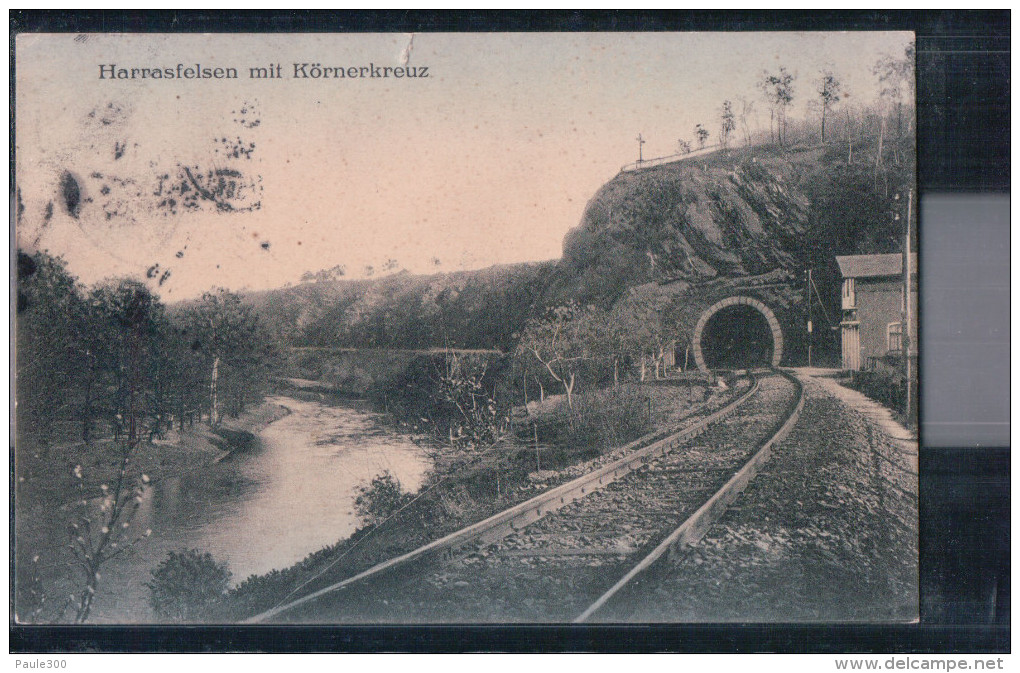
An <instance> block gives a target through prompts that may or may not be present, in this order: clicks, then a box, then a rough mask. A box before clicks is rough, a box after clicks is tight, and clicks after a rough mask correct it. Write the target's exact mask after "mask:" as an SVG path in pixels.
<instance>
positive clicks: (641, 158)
mask: <svg viewBox="0 0 1020 673" xmlns="http://www.w3.org/2000/svg"><path fill="white" fill-rule="evenodd" d="M644 144H645V139H644V138H642V137H641V134H640V133H639V134H637V160H638V163H641V162H643V161H644V160H645V159H644V152H643V148H642V145H644Z"/></svg>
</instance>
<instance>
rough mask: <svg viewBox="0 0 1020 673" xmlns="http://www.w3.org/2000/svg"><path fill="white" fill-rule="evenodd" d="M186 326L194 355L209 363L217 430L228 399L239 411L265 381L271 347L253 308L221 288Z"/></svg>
mask: <svg viewBox="0 0 1020 673" xmlns="http://www.w3.org/2000/svg"><path fill="white" fill-rule="evenodd" d="M187 323H188V325H189V328H190V329H189V331H190V337H191V338H192V339H193V341H192V350H195V351H198V352H200V353H201V354H202V355H203V356H204V358H205V361H206V371H207V372H208V375H207V376H208V378H207V380H206V382H207V384H208V387H207V388H206V390H208V394H209V398H208V399H209V422H210V424H212V425H217V424H218V423H219V422H220V419H221V413H220V409H221V407H222V405H223V401H224V399H227V400H230V401H231V402H232V403H233V407H234V409H235V410H240V409H241V408H243V406H244V403H245V399H246V396H247V395H246V394H247V393H248V392H252V391H251V389H252V388H253V387H254V386H256V385H257V384H258V383H259V382H260V381H262V380H264V379H265V378H266V374H267V370H268V367H269V363H270V359H271V357H272V346H271V343H270V342H269V339H268V335H267V334H266V332H265V330H264V329H263V328H262V325H261V323H260V321H259V319H258V316H257V315H256V314H255V312H254V311H253V310H252V309H251V307H250V306H248V305H246V304H242V303H241V298H240V297H239V296H238V295H236V294H234V293H233V292H229V291H228V290H224V289H222V288H221V289H217V290H214V291H212V292H206V293H205V294H203V295H202V299H201V301H200V302H199V303H198V305H197V306H195V307H194V308H193V309H192V310H191V311H190V313H189V315H188V317H187ZM224 383H225V384H226V385H223V384H224Z"/></svg>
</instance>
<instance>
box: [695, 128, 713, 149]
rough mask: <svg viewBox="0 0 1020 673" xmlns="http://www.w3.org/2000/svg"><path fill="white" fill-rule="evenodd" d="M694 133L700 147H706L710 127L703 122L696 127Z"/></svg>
mask: <svg viewBox="0 0 1020 673" xmlns="http://www.w3.org/2000/svg"><path fill="white" fill-rule="evenodd" d="M694 135H695V136H697V138H698V149H699V150H700V149H704V148H705V141H706V140H708V135H709V134H708V129H706V128H705V127H704V126H702V125H701V124H698V125H697V126H695V127H694Z"/></svg>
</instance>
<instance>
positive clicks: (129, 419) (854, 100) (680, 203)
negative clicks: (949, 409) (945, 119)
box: [12, 32, 918, 624]
mask: <svg viewBox="0 0 1020 673" xmlns="http://www.w3.org/2000/svg"><path fill="white" fill-rule="evenodd" d="M15 64H16V82H15V84H16V91H15V101H14V102H15V114H16V117H15V122H16V133H15V150H16V156H15V159H16V165H15V186H16V191H15V194H14V195H13V198H14V200H15V203H14V222H13V227H14V240H15V241H16V245H17V251H16V264H15V268H13V269H12V274H16V287H17V297H16V301H17V305H16V307H13V308H14V310H13V311H12V313H14V315H15V320H16V333H15V343H14V347H15V357H16V364H15V367H16V369H15V375H16V393H15V394H16V402H17V406H16V412H15V417H14V421H15V451H14V463H13V465H14V468H13V469H14V475H13V477H14V482H13V483H14V484H15V499H14V508H15V509H14V514H15V519H14V522H15V531H14V546H15V551H14V554H13V558H14V564H15V567H14V574H13V578H14V584H13V589H12V594H13V596H12V599H13V605H14V608H15V620H16V623H17V624H64V623H77V624H149V623H157V624H177V623H198V624H210V623H221V624H286V623H315V624H415V623H428V624H435V623H600V622H602V623H605V622H612V623H621V622H623V623H656V622H658V623H662V622H666V623H697V622H783V623H789V622H830V623H831V622H870V623H874V622H887V623H889V622H910V621H914V620H916V619H917V616H918V549H917V539H918V520H917V441H916V430H915V428H916V399H917V373H916V372H917V367H916V362H917V347H916V344H917V256H916V236H917V227H916V220H917V207H916V190H915V188H914V184H915V132H916V127H915V107H914V42H913V34H911V33H889V32H853V33H834V32H818V33H770V32H755V33H486V34H472V33H451V34H443V33H418V34H286V35H284V34H262V35H258V34H172V35H170V34H28V33H25V34H21V35H18V37H17V40H16V45H15Z"/></svg>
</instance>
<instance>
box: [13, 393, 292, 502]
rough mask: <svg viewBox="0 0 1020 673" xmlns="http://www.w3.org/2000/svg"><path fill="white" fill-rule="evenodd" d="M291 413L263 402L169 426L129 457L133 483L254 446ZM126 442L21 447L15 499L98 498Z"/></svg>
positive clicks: (110, 480) (110, 479) (111, 479)
mask: <svg viewBox="0 0 1020 673" xmlns="http://www.w3.org/2000/svg"><path fill="white" fill-rule="evenodd" d="M288 413H290V412H289V410H288V409H287V408H286V407H285V406H282V405H280V404H275V403H272V402H269V401H263V402H262V403H260V404H258V405H255V406H253V407H250V408H249V409H248V410H246V411H244V412H242V413H241V414H239V415H238V416H237V417H236V418H233V417H227V418H224V419H223V420H222V421H221V423H220V424H219V426H218V427H217V428H212V427H210V426H209V425H208V424H207V423H201V422H200V423H196V424H195V425H194V426H192V427H188V428H185V429H184V430H183V431H180V430H171V431H168V432H166V433H164V435H163V437H162V438H157V439H154V440H153V441H151V442H150V441H147V440H143V441H140V442H139V443H138V445H137V446H136V447H135V449H134V451H133V452H132V453H131V455H130V457H129V461H128V466H127V474H126V477H127V478H128V481H129V483H131V482H133V481H136V480H138V479H139V478H140V477H141V475H143V474H144V475H145V476H146V477H147V478H148V480H149V481H150V482H155V481H156V480H159V479H163V478H166V477H170V476H179V475H181V474H183V473H184V472H186V471H188V470H193V469H196V468H200V467H202V466H205V465H209V464H211V463H213V462H217V461H220V460H223V459H225V458H226V457H227V456H229V455H230V454H231V453H232V452H234V451H238V450H244V449H245V448H247V447H250V446H251V444H252V442H253V441H254V439H255V437H256V435H258V433H259V432H261V431H262V430H263V429H265V428H266V427H267V426H268V425H269V424H270V423H273V422H274V421H276V420H279V419H281V418H283V417H284V416H286V415H287V414H288ZM123 445H124V443H123V442H115V441H114V440H113V439H110V438H104V439H101V440H97V441H94V442H92V443H90V444H85V443H84V442H73V443H68V444H64V445H59V446H53V447H21V446H18V447H17V451H16V452H15V474H16V475H17V480H18V486H17V490H16V498H17V500H18V501H20V503H21V504H46V505H50V506H52V505H57V506H63V505H66V504H68V503H70V502H74V501H79V500H82V499H91V498H97V497H100V496H101V495H102V494H103V490H102V488H101V487H102V486H103V485H104V484H105V485H108V487H109V486H110V485H112V484H114V483H115V482H116V480H117V478H118V476H119V474H120V469H121V466H122V464H123ZM78 473H80V474H81V477H80V478H79V477H78V476H77V474H78Z"/></svg>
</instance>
